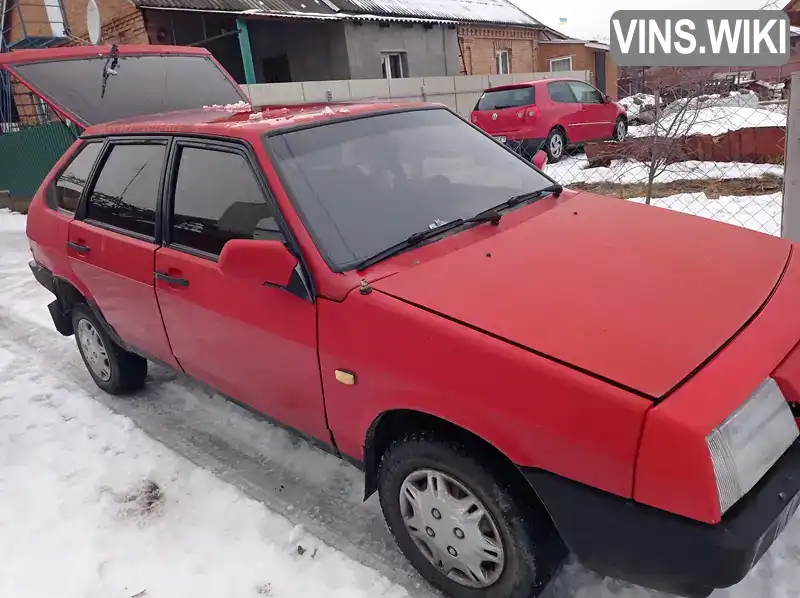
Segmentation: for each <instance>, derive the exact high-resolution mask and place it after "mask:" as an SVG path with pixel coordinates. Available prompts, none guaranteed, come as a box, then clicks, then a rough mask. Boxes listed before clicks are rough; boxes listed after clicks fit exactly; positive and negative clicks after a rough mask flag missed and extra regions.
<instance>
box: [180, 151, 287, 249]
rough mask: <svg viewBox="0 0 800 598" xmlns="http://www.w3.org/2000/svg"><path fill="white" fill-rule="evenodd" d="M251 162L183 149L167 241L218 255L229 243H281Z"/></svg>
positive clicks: (224, 153)
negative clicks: (252, 241) (239, 241)
mask: <svg viewBox="0 0 800 598" xmlns="http://www.w3.org/2000/svg"><path fill="white" fill-rule="evenodd" d="M275 216H276V214H275V211H274V210H273V208H272V206H271V205H270V203H268V202H267V199H266V198H265V197H264V193H263V192H262V189H261V186H260V185H259V183H258V180H257V179H256V176H255V174H254V173H253V170H252V168H251V167H250V162H249V161H248V160H247V159H246V158H245V157H244V156H243V155H242V154H239V153H236V152H227V151H223V150H214V149H203V148H196V147H183V148H181V150H180V162H179V164H178V175H177V177H176V180H175V193H174V201H173V207H172V223H171V226H170V242H171V243H173V244H177V245H182V246H184V247H187V248H190V249H195V250H197V251H201V252H203V253H206V254H210V255H214V256H217V255H219V254H220V252H221V251H222V248H223V247H224V245H225V243H226V242H228V241H229V240H231V239H275V240H279V239H281V240H282V239H283V235H282V234H281V232H280V228H279V227H278V221H277V220H276V218H275Z"/></svg>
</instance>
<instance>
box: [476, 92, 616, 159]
mask: <svg viewBox="0 0 800 598" xmlns="http://www.w3.org/2000/svg"><path fill="white" fill-rule="evenodd" d="M625 114H626V113H625V109H624V108H623V107H622V106H620V105H619V104H617V103H616V102H614V101H613V100H612V99H611V98H610V97H609V96H606V95H605V94H604V93H602V92H601V91H599V90H598V89H597V88H595V87H593V86H592V85H589V84H588V83H585V82H584V81H577V80H575V79H547V80H541V81H532V82H529V83H518V84H514V85H503V86H499V87H492V88H490V89H487V90H486V91H484V92H483V94H482V95H481V97H480V99H479V100H478V103H477V104H476V105H475V109H474V110H473V111H472V114H471V115H470V119H471V120H472V122H473V123H475V124H476V125H477V126H479V127H480V128H481V129H483V130H484V131H486V132H487V133H489V134H490V135H493V136H494V137H496V138H497V139H499V140H500V141H501V142H503V143H507V144H508V145H509V146H510V147H512V148H513V149H514V150H516V151H518V152H519V153H521V154H522V155H523V156H524V157H526V158H530V157H531V156H533V154H534V153H535V152H536V151H537V150H538V149H539V148H542V149H544V150H545V151H546V152H547V157H548V161H549V162H558V161H559V160H561V158H562V157H563V156H564V151H565V150H566V149H567V148H568V147H569V146H572V145H580V144H582V143H585V142H587V141H596V140H606V139H614V140H616V141H622V140H623V139H625V135H626V133H627V130H628V120H627V117H626V115H625Z"/></svg>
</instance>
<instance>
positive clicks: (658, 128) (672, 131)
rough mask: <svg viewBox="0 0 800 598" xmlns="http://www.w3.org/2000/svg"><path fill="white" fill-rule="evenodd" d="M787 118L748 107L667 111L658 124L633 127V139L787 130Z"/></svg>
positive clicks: (768, 111) (689, 108)
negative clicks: (751, 129)
mask: <svg viewBox="0 0 800 598" xmlns="http://www.w3.org/2000/svg"><path fill="white" fill-rule="evenodd" d="M785 126H786V115H785V114H782V113H780V112H778V111H775V110H766V109H759V108H748V107H733V106H710V107H707V108H702V107H693V106H689V107H688V108H686V109H676V110H673V111H665V112H664V115H663V116H662V117H661V119H660V120H659V121H658V123H654V124H650V125H642V126H640V127H632V128H631V129H630V132H629V135H630V136H631V137H651V136H654V135H656V134H657V135H658V136H659V137H682V136H687V135H720V134H722V133H726V132H728V131H737V130H739V129H745V128H748V127H785Z"/></svg>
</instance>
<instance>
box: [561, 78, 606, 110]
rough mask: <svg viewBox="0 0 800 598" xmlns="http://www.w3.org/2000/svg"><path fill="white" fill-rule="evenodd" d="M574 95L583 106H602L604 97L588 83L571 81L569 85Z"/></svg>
mask: <svg viewBox="0 0 800 598" xmlns="http://www.w3.org/2000/svg"><path fill="white" fill-rule="evenodd" d="M568 85H569V87H570V89H572V93H573V94H575V97H576V98H577V99H578V102H580V103H581V104H602V103H603V96H602V94H601V93H600V92H599V91H597V89H595V88H594V87H592V86H591V85H589V84H588V83H581V82H580V81H570V82H569V83H568Z"/></svg>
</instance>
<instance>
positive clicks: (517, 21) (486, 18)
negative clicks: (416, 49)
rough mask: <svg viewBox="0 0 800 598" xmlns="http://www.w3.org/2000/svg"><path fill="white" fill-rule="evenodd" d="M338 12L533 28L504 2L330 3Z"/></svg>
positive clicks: (523, 15) (412, 0)
mask: <svg viewBox="0 0 800 598" xmlns="http://www.w3.org/2000/svg"><path fill="white" fill-rule="evenodd" d="M333 1H334V3H335V4H336V6H338V7H339V8H340V9H341V10H342V12H346V13H353V14H356V15H357V14H359V13H361V14H374V15H386V16H394V17H412V18H422V19H436V20H445V21H461V22H470V23H501V24H509V25H510V24H514V25H526V26H529V27H531V26H536V25H541V23H539V21H537V20H536V19H534V18H533V17H531V16H529V15H527V14H526V13H524V12H522V11H521V10H520V9H519V8H517V7H516V6H514V5H513V4H511V2H509V1H508V0H333Z"/></svg>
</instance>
